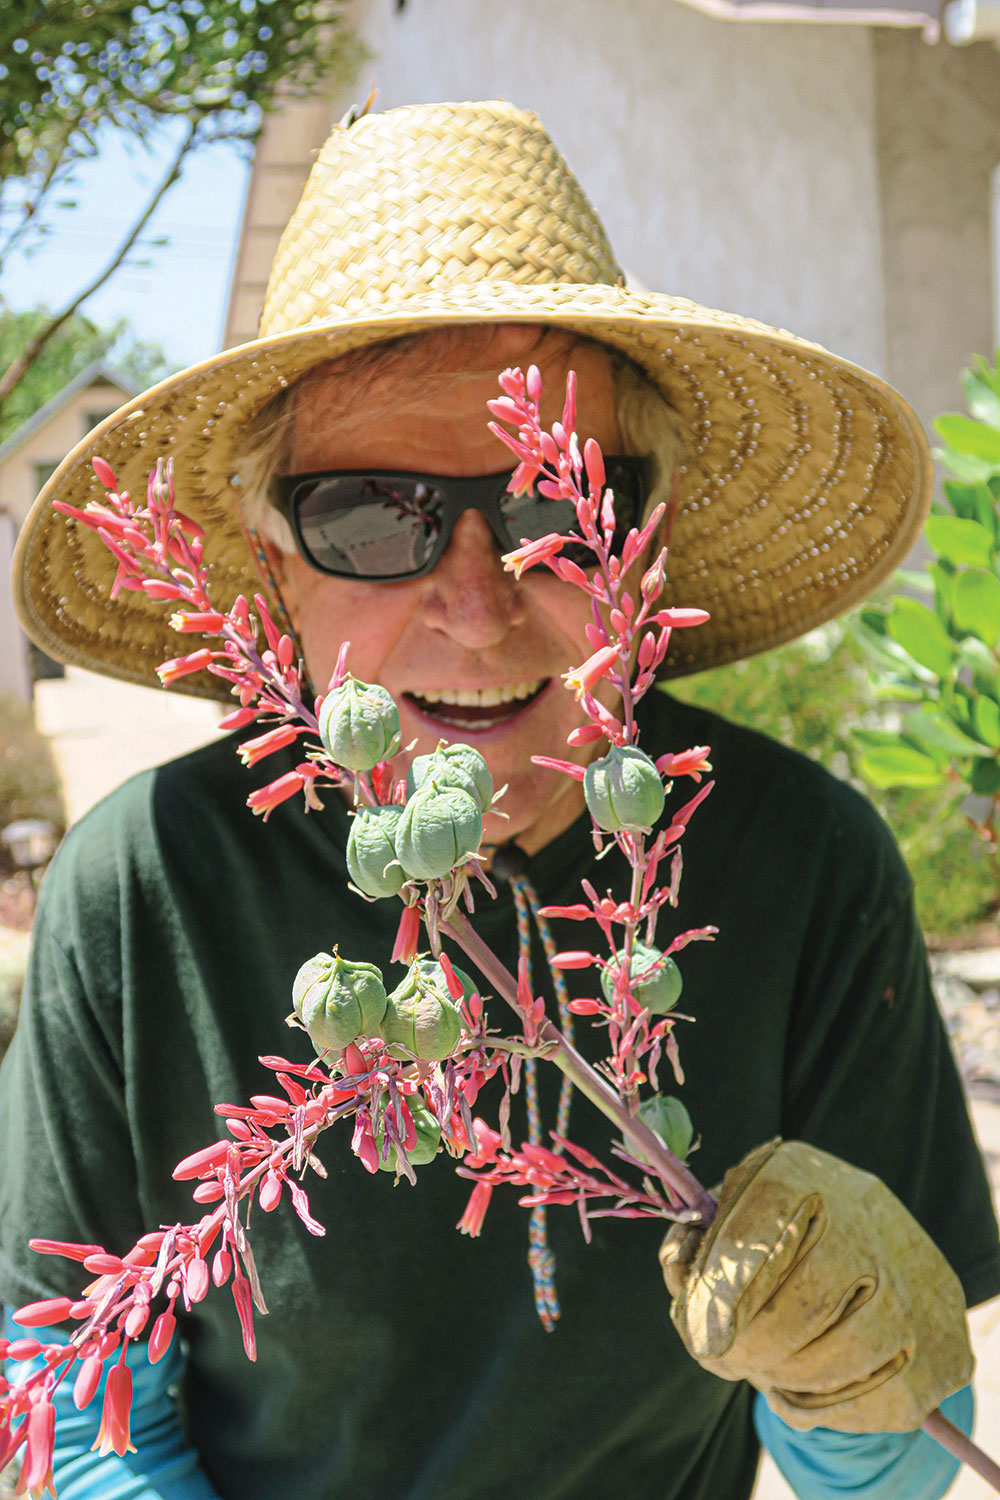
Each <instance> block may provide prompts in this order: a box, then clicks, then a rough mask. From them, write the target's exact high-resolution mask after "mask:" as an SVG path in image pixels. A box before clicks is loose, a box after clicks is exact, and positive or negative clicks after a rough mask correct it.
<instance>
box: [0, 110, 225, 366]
mask: <svg viewBox="0 0 1000 1500" xmlns="http://www.w3.org/2000/svg"><path fill="white" fill-rule="evenodd" d="M100 148H101V149H100V151H99V153H98V155H97V157H96V158H95V159H94V160H92V161H89V162H86V163H84V164H83V165H81V167H80V169H79V172H78V175H77V181H76V183H75V186H74V188H73V189H72V190H67V193H66V194H63V195H61V196H73V197H75V198H76V199H77V200H78V204H79V206H78V207H77V208H75V209H72V210H67V211H64V212H59V213H55V214H53V215H51V216H50V218H49V221H48V222H50V223H51V224H52V225H53V228H54V233H53V234H51V235H50V236H49V237H48V239H47V240H46V241H45V242H44V244H43V245H42V246H41V248H39V249H38V250H36V252H35V253H34V254H33V255H30V256H23V255H18V254H15V255H12V256H11V257H10V259H9V261H8V263H7V264H6V265H5V266H4V269H3V276H2V279H0V294H2V295H3V297H4V298H5V300H6V301H7V303H8V304H9V305H10V306H11V307H13V308H16V309H21V308H25V307H32V306H34V305H35V304H36V303H38V302H47V303H48V304H49V305H50V306H60V307H61V306H63V305H64V304H65V302H66V301H67V300H68V297H69V295H70V293H72V292H73V291H75V290H77V289H79V288H80V287H82V286H84V285H85V284H86V282H87V280H88V279H89V278H90V277H92V276H93V275H94V273H95V271H96V270H97V268H98V267H99V266H100V265H101V264H102V263H103V262H104V261H105V260H106V259H108V258H109V255H110V254H111V253H112V252H113V251H114V249H115V247H116V246H117V244H118V243H119V242H120V240H121V239H122V238H123V237H124V233H125V231H126V229H127V227H128V225H129V224H130V223H131V222H132V220H134V219H135V218H136V217H137V216H138V214H139V212H141V208H142V205H143V203H144V202H145V199H146V196H147V194H148V191H149V189H150V186H151V185H152V184H153V183H155V182H156V180H157V178H158V177H159V175H160V174H161V172H162V171H163V170H165V167H166V164H167V162H168V161H169V158H170V152H171V145H170V140H169V138H168V137H166V136H164V137H163V138H162V139H161V141H160V143H159V145H158V147H157V149H156V150H155V151H153V152H149V151H147V150H146V149H144V148H143V147H141V146H137V145H136V144H135V143H134V142H133V141H131V140H130V139H129V138H128V137H127V136H124V135H122V134H121V133H118V132H112V131H106V132H105V133H104V135H103V136H102V138H101V140H100ZM248 172H249V159H248V157H247V156H246V155H245V154H243V153H241V152H239V151H238V150H237V149H236V148H235V147H234V146H232V145H218V146H212V147H209V148H207V149H205V150H204V151H201V152H198V153H196V154H195V155H193V156H191V157H189V158H188V162H187V166H186V167H185V170H184V174H183V176H182V177H181V179H180V181H179V182H177V183H175V184H174V186H173V187H172V188H171V189H170V192H169V193H168V194H167V196H166V198H165V199H164V201H163V203H162V205H161V207H160V210H159V212H158V213H157V215H156V217H155V219H154V220H153V221H152V222H151V224H150V226H149V230H148V233H147V235H146V239H147V240H148V239H153V238H155V237H158V236H160V235H165V236H167V237H168V239H169V243H168V244H167V245H166V246H164V247H163V248H162V249H158V248H150V249H148V250H146V251H144V252H141V253H139V254H133V256H132V261H133V264H129V265H126V266H125V267H123V268H122V269H121V270H120V271H118V272H117V273H116V275H115V277H114V279H113V280H112V281H110V282H109V283H108V285H107V286H106V287H105V288H103V289H102V290H101V291H99V292H97V293H95V295H94V296H93V297H92V298H90V300H89V301H88V302H87V303H86V304H85V305H84V307H83V308H81V311H82V312H86V313H87V315H88V316H89V317H90V318H92V319H93V320H94V321H95V322H97V323H102V322H110V321H112V320H113V319H114V318H116V317H119V316H121V315H124V316H125V317H127V318H128V319H129V321H130V323H131V324H132V327H133V329H134V332H135V334H136V335H137V337H139V338H144V339H155V340H156V341H157V342H158V343H160V344H162V345H163V347H164V349H165V351H166V353H167V355H168V357H169V359H170V360H171V362H172V363H173V364H175V365H178V366H180V365H187V364H191V363H193V362H194V361H196V360H198V359H202V358H204V357H205V356H207V355H209V354H212V353H214V351H215V350H216V349H218V347H219V345H220V342H221V337H222V324H223V319H224V316H225V308H226V298H227V295H228V290H229V280H230V276H231V272H232V264H233V256H234V254H235V249H236V238H237V235H238V233H239V225H240V216H241V213H242V210H243V199H244V195H245V192H246V182H247V176H248ZM139 261H142V262H148V264H138V263H136V262H139Z"/></svg>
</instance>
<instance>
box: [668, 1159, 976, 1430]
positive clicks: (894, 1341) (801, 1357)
mask: <svg viewBox="0 0 1000 1500" xmlns="http://www.w3.org/2000/svg"><path fill="white" fill-rule="evenodd" d="M660 1264H661V1265H662V1267H663V1278H664V1280H665V1281H666V1283H667V1286H668V1288H669V1290H670V1292H671V1294H672V1295H673V1298H674V1302H673V1306H672V1308H671V1317H672V1318H673V1321H674V1324H675V1326H676V1328H677V1331H678V1333H679V1334H680V1336H681V1338H682V1339H683V1340H684V1343H685V1345H686V1347H687V1349H688V1351H689V1353H691V1354H693V1355H694V1357H695V1359H696V1360H697V1361H698V1363H699V1364H701V1365H703V1366H704V1367H705V1369H706V1370H711V1371H712V1373H713V1374H715V1375H721V1376H722V1377H723V1379H724V1380H748V1381H749V1382H750V1383H751V1385H754V1386H756V1387H757V1389H758V1390H760V1391H763V1393H764V1395H765V1396H766V1397H767V1400H768V1403H769V1405H770V1406H771V1407H772V1409H773V1410H774V1411H775V1412H776V1413H777V1414H778V1416H779V1417H781V1419H782V1420H783V1421H785V1422H787V1423H788V1424H789V1426H791V1427H797V1428H799V1429H801V1430H803V1431H805V1430H808V1429H809V1428H811V1427H832V1428H835V1429H837V1430H839V1431H841V1432H909V1431H913V1430H915V1429H916V1428H918V1427H919V1426H920V1424H921V1422H922V1421H923V1420H924V1418H925V1417H926V1416H927V1415H928V1414H929V1413H930V1412H932V1411H933V1410H934V1408H935V1407H936V1406H938V1405H939V1404H940V1402H941V1401H943V1400H944V1398H945V1396H948V1395H950V1394H951V1393H952V1391H957V1390H960V1389H961V1388H962V1386H964V1385H967V1384H968V1382H969V1379H970V1377H971V1375H972V1370H973V1366H974V1363H975V1361H974V1360H973V1357H972V1350H971V1349H970V1347H969V1336H968V1329H967V1326H966V1319H965V1299H964V1297H963V1295H962V1288H961V1286H960V1284H959V1280H958V1277H957V1276H956V1275H955V1273H954V1271H953V1270H952V1269H951V1267H950V1266H949V1265H948V1263H947V1261H946V1260H945V1258H944V1256H943V1255H942V1254H941V1252H940V1250H938V1248H937V1246H936V1245H935V1244H934V1243H933V1241H932V1240H931V1239H930V1238H929V1236H928V1235H927V1234H925V1233H924V1231H923V1229H921V1227H920V1225H919V1224H918V1223H917V1221H916V1219H914V1218H913V1216H912V1214H910V1213H909V1211H908V1210H907V1209H905V1208H904V1207H903V1205H902V1204H901V1203H900V1201H899V1199H898V1198H896V1197H895V1196H894V1195H893V1194H892V1193H891V1192H890V1191H889V1189H888V1188H887V1187H886V1186H885V1184H884V1183H883V1182H880V1181H879V1179H878V1178H877V1177H873V1176H872V1175H871V1174H870V1173H869V1172H862V1171H861V1170H860V1169H859V1168H857V1167H852V1166H850V1165H849V1164H848V1163H847V1162H845V1161H841V1160H840V1159H839V1158H838V1157H836V1156H830V1155H829V1154H828V1153H827V1152H825V1151H819V1150H817V1149H816V1148H815V1147H814V1146H807V1145H805V1144H803V1143H802V1142H801V1141H786V1142H781V1141H770V1142H769V1143H768V1144H767V1145H766V1146H760V1147H758V1148H757V1150H756V1151H752V1152H751V1153H750V1155H749V1156H748V1157H746V1158H745V1160H744V1161H742V1162H740V1164H739V1166H737V1167H734V1168H733V1169H732V1170H731V1171H729V1172H727V1173H726V1176H725V1179H724V1180H723V1183H722V1188H721V1191H720V1194H719V1211H718V1215H717V1217H716V1219H715V1221H714V1222H713V1224H712V1225H711V1227H710V1228H709V1229H708V1230H707V1232H704V1233H703V1232H701V1231H700V1230H696V1229H689V1228H687V1227H685V1226H683V1225H677V1226H675V1227H674V1228H673V1229H672V1230H671V1231H670V1233H669V1234H668V1235H667V1237H666V1239H665V1240H664V1242H663V1245H662V1247H661V1249H660Z"/></svg>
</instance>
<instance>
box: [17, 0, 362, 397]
mask: <svg viewBox="0 0 1000 1500" xmlns="http://www.w3.org/2000/svg"><path fill="white" fill-rule="evenodd" d="M343 5H344V0H145V3H137V0H0V268H2V265H3V261H4V259H5V258H6V256H7V255H8V254H9V253H10V251H11V250H12V249H13V248H14V247H21V248H28V247H31V246H32V245H34V244H37V241H38V240H39V239H40V238H42V237H43V236H44V235H45V233H46V214H47V212H48V211H49V210H50V209H51V208H52V207H54V206H55V205H57V204H59V205H60V206H64V205H65V204H66V203H67V201H68V202H69V204H70V206H75V205H73V203H72V198H70V199H69V200H67V198H66V194H67V192H71V191H72V186H73V174H74V170H75V169H76V168H77V166H78V165H79V164H80V162H82V161H84V160H86V159H87V158H88V157H90V156H93V155H94V154H95V153H96V151H97V149H98V132H99V130H100V129H101V128H102V127H105V126H111V127H114V128H118V129H122V130H127V131H128V132H130V134H131V135H132V136H133V137H134V138H136V139H137V140H140V141H144V142H147V143H149V142H151V141H152V140H153V139H154V137H155V136H156V135H157V133H158V132H159V131H162V129H163V128H164V126H165V125H166V124H167V123H170V122H177V121H181V122H182V128H181V130H180V136H179V140H177V143H176V149H175V151H174V155H173V158H172V160H171V161H170V162H169V163H168V166H167V169H166V171H165V173H164V175H163V177H162V178H161V180H160V182H159V183H158V184H157V185H156V186H155V187H154V189H153V190H152V191H151V193H150V196H149V198H148V200H147V202H146V203H145V204H144V205H143V206H142V209H141V212H139V213H138V214H137V215H136V218H135V221H134V222H133V224H132V226H131V228H130V229H129V231H128V232H127V234H126V235H125V236H124V238H123V240H122V243H121V244H120V245H119V246H118V248H117V250H116V251H115V252H114V253H113V254H112V255H111V256H110V257H109V259H108V262H107V264H106V265H105V266H104V267H103V268H102V269H101V271H100V272H99V273H98V274H97V276H96V277H95V278H94V279H93V280H92V281H91V282H90V283H89V284H88V285H87V286H86V287H84V288H82V289H81V291H80V293H79V294H78V295H77V296H75V297H74V298H73V299H72V300H71V301H70V302H68V303H67V305H66V307H64V308H62V309H60V310H58V311H56V312H53V314H52V316H51V319H50V322H49V324H47V325H45V326H44V327H39V328H37V329H36V330H35V332H34V334H33V336H32V339H31V341H30V342H29V344H28V345H26V347H25V349H24V350H22V351H21V353H20V356H19V357H18V358H16V359H15V360H14V361H13V362H8V364H7V366H6V369H5V370H4V371H3V373H2V374H0V402H2V401H4V400H6V399H7V398H8V396H9V394H10V392H11V391H12V390H13V389H14V387H15V386H16V385H17V384H18V383H19V381H21V380H22V379H23V378H24V376H25V371H26V370H27V369H28V368H29V367H30V365H31V363H32V361H33V360H34V359H35V358H36V357H37V354H38V352H39V350H40V349H41V348H43V347H44V345H45V343H46V341H47V340H48V339H49V338H51V337H52V335H53V333H54V332H55V330H56V329H57V328H58V327H59V326H60V324H61V322H62V320H63V319H64V318H66V317H67V316H69V315H70V314H72V313H73V312H75V311H76V309H77V308H78V307H79V306H80V305H81V304H82V303H83V302H84V301H85V300H86V298H87V297H89V296H90V295H91V294H92V293H93V292H94V291H96V290H97V288H98V287H100V286H102V285H103V284H104V283H105V282H106V281H107V280H108V278H109V277H110V276H111V275H113V273H114V272H115V271H116V270H117V269H118V267H119V266H120V265H121V264H122V263H123V261H124V260H125V259H126V257H127V255H128V253H129V251H130V250H131V249H132V247H133V245H135V243H136V241H137V240H138V239H139V237H140V235H141V234H142V232H143V231H144V229H145V227H146V224H147V223H148V221H149V219H150V218H151V216H152V214H153V212H154V210H155V209H156V207H157V206H158V204H159V203H160V201H161V199H162V198H163V195H164V194H165V193H166V192H167V190H168V189H169V188H170V186H171V185H172V184H173V183H174V182H175V181H176V180H177V178H178V177H179V175H180V173H181V170H182V167H183V163H184V160H185V158H186V157H187V156H188V155H189V153H190V152H192V151H195V150H197V149H199V147H201V146H203V145H205V144H208V143H210V142H213V141H218V140H236V141H243V142H248V143H249V142H252V141H253V139H254V138H255V136H256V135H257V133H258V131H259V129H260V124H261V120H262V118H263V115H264V114H265V113H266V112H267V111H268V110H271V109H273V108H274V107H275V106H276V105H277V104H278V103H280V102H282V101H284V100H287V99H288V98H290V97H294V96H296V95H301V94H306V93H309V92H311V91H314V90H317V89H320V88H331V89H332V88H333V86H334V85H335V84H336V83H338V82H343V81H346V80H347V79H348V78H350V77H352V76H353V74H354V72H355V71H356V69H357V66H358V64H359V62H360V60H361V58H362V56H363V49H362V48H361V46H360V44H359V43H358V42H357V41H356V40H355V39H354V37H353V35H352V33H351V32H350V31H349V30H348V29H347V28H346V27H345V25H344V23H343V21H342V18H341V11H342V9H343Z"/></svg>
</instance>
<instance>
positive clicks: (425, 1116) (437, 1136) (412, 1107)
mask: <svg viewBox="0 0 1000 1500" xmlns="http://www.w3.org/2000/svg"><path fill="white" fill-rule="evenodd" d="M406 1103H407V1106H408V1108H409V1111H410V1114H411V1115H412V1116H413V1125H414V1129H415V1130H416V1132H417V1141H416V1145H415V1146H411V1147H410V1149H409V1150H408V1151H407V1153H406V1154H407V1156H408V1158H409V1161H410V1166H411V1167H425V1166H426V1165H427V1163H428V1162H429V1161H433V1160H434V1158H435V1156H437V1149H438V1145H439V1143H440V1140H441V1126H440V1125H439V1124H438V1121H437V1116H436V1115H435V1114H434V1113H433V1111H432V1110H430V1109H428V1107H427V1105H426V1104H424V1103H423V1101H422V1100H420V1099H418V1098H417V1097H416V1095H414V1094H411V1095H410V1096H409V1097H408V1098H407V1101H406ZM384 1119H385V1116H384V1115H383V1116H382V1119H380V1120H379V1122H378V1128H377V1129H376V1131H375V1144H376V1146H377V1147H378V1154H379V1163H378V1164H379V1167H380V1168H381V1170H382V1171H383V1172H395V1170H396V1153H395V1151H394V1150H390V1152H389V1160H388V1161H383V1160H382V1139H383V1137H384V1135H385V1126H384Z"/></svg>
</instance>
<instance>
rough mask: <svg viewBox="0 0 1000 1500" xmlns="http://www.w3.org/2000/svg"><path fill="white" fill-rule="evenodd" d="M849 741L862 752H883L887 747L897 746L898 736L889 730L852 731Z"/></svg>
mask: <svg viewBox="0 0 1000 1500" xmlns="http://www.w3.org/2000/svg"><path fill="white" fill-rule="evenodd" d="M851 739H852V740H853V742H854V743H855V744H856V745H858V746H860V748H861V749H862V750H884V749H885V747H886V746H887V745H898V744H899V735H898V734H896V733H895V732H894V731H893V730H891V729H852V730H851Z"/></svg>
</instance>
